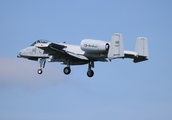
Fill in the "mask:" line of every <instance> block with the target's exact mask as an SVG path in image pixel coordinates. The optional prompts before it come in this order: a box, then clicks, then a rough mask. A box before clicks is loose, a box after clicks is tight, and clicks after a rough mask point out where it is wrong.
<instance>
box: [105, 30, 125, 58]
mask: <svg viewBox="0 0 172 120" xmlns="http://www.w3.org/2000/svg"><path fill="white" fill-rule="evenodd" d="M107 57H108V59H109V60H112V59H115V58H123V57H124V46H123V39H122V34H117V33H115V34H112V38H111V42H110V47H109V51H108V56H107Z"/></svg>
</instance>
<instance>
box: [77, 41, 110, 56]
mask: <svg viewBox="0 0 172 120" xmlns="http://www.w3.org/2000/svg"><path fill="white" fill-rule="evenodd" d="M80 47H81V49H82V50H83V51H85V52H94V53H96V52H99V53H100V52H102V53H105V52H108V50H109V43H108V42H105V41H101V40H93V39H84V40H82V41H81V45H80Z"/></svg>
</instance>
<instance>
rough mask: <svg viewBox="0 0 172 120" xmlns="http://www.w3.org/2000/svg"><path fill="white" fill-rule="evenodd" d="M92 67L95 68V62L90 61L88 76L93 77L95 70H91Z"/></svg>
mask: <svg viewBox="0 0 172 120" xmlns="http://www.w3.org/2000/svg"><path fill="white" fill-rule="evenodd" d="M91 67H92V68H94V62H90V63H88V71H87V76H88V77H93V75H94V71H93V70H91Z"/></svg>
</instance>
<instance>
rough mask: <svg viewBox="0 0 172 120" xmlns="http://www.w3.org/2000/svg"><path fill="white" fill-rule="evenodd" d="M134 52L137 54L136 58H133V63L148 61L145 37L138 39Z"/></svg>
mask: <svg viewBox="0 0 172 120" xmlns="http://www.w3.org/2000/svg"><path fill="white" fill-rule="evenodd" d="M135 52H136V53H138V56H137V57H136V58H134V61H133V62H135V63H137V62H142V61H145V60H148V56H149V55H148V42H147V38H145V37H138V38H137V41H136V46H135Z"/></svg>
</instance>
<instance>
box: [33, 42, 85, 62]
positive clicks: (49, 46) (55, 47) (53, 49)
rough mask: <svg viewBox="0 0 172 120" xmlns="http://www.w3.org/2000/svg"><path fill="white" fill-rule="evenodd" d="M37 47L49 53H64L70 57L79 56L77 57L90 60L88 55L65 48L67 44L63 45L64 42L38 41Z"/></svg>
mask: <svg viewBox="0 0 172 120" xmlns="http://www.w3.org/2000/svg"><path fill="white" fill-rule="evenodd" d="M36 47H38V48H40V49H43V50H44V52H46V53H48V54H63V55H68V56H69V57H72V58H77V59H81V60H88V58H87V57H85V56H83V55H80V54H76V53H73V52H70V51H66V50H65V48H67V46H65V45H62V44H58V43H53V42H50V43H43V44H42V43H38V44H36Z"/></svg>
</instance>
